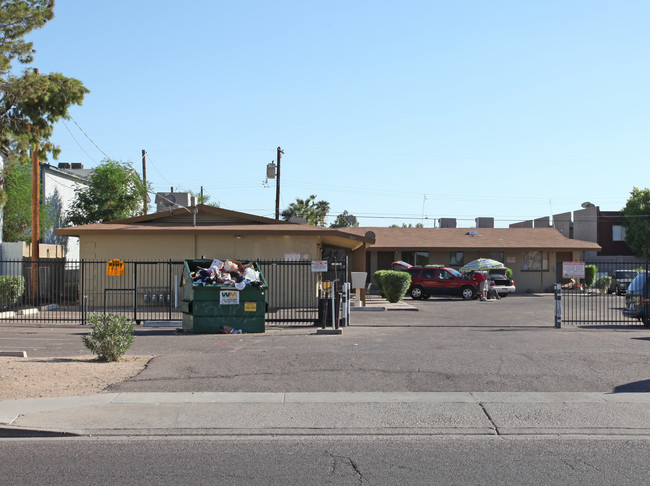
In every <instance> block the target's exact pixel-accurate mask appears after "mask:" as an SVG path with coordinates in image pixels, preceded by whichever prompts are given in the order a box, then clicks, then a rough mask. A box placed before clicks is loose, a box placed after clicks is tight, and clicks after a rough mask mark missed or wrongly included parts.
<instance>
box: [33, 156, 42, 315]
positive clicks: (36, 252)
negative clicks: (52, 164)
mask: <svg viewBox="0 0 650 486" xmlns="http://www.w3.org/2000/svg"><path fill="white" fill-rule="evenodd" d="M38 150H39V146H38V144H35V146H34V148H33V149H32V267H31V288H32V292H31V294H32V295H31V296H32V304H34V305H38V260H39V258H40V256H41V255H40V245H39V239H40V235H41V213H40V207H39V206H40V204H41V197H40V196H41V193H40V190H41V184H40V182H41V171H40V163H39V160H38Z"/></svg>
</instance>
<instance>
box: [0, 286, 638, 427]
mask: <svg viewBox="0 0 650 486" xmlns="http://www.w3.org/2000/svg"><path fill="white" fill-rule="evenodd" d="M371 306H372V307H375V310H369V309H367V310H355V311H353V312H352V324H353V325H352V326H351V327H349V328H345V329H343V333H342V334H341V335H338V336H337V335H319V334H318V333H317V330H316V328H305V327H303V328H299V327H296V328H282V327H276V326H269V328H268V329H267V332H266V333H265V334H260V335H252V334H251V335H187V334H184V333H178V332H176V330H175V329H173V328H150V327H144V328H140V329H138V331H137V336H136V340H135V344H134V346H133V348H132V349H131V351H130V352H129V354H133V355H138V354H147V355H153V356H155V358H154V359H153V360H152V361H151V363H150V364H149V366H148V367H147V368H146V369H145V370H144V371H143V372H142V373H140V374H139V375H138V376H136V377H134V378H132V379H131V380H127V381H126V382H124V383H120V384H117V385H115V386H113V387H111V388H110V389H109V390H107V391H106V393H102V394H99V395H95V396H85V397H63V398H43V399H35V400H15V401H3V402H0V428H1V430H0V435H2V436H5V437H29V436H46V435H48V434H53V435H57V434H73V435H82V436H90V435H92V436H134V435H142V436H156V435H214V436H232V435H235V436H236V435H245V436H254V435H262V436H264V435H292V436H293V435H295V436H310V435H313V436H318V435H396V436H399V435H460V436H465V435H467V436H470V435H471V436H549V435H556V436H557V435H566V436H575V435H578V436H616V437H621V436H635V437H650V379H649V378H650V367H649V365H650V357H649V353H648V351H647V347H648V345H649V343H650V332H649V331H648V330H647V329H644V328H642V327H633V326H627V327H612V328H607V327H600V328H597V329H584V328H572V329H554V328H553V300H552V296H535V295H533V296H511V297H508V298H507V299H502V300H500V301H496V302H493V303H480V302H477V301H472V302H463V301H460V300H457V299H430V300H427V301H421V302H414V301H411V300H409V299H407V300H406V301H404V302H402V303H400V304H398V305H389V304H388V303H386V302H383V301H381V300H378V299H374V300H373V301H372V302H371ZM83 333H84V330H83V329H81V330H80V328H79V327H78V326H77V327H74V326H65V325H61V326H59V327H56V326H52V327H51V328H44V327H41V328H38V329H36V328H34V329H30V330H28V329H27V328H25V327H24V325H23V326H21V327H19V328H12V327H11V326H7V324H6V323H3V325H2V336H3V338H5V340H3V339H0V345H2V347H0V350H1V349H6V348H7V347H8V344H7V343H11V346H16V344H18V343H21V344H22V343H24V344H25V345H24V346H22V347H21V349H26V348H27V350H28V354H29V355H30V356H39V355H40V356H52V355H55V354H52V353H65V354H59V355H65V356H70V355H75V354H82V355H83V354H85V353H84V351H83V350H82V349H80V346H79V341H80V335H81V334H83ZM21 339H22V341H21Z"/></svg>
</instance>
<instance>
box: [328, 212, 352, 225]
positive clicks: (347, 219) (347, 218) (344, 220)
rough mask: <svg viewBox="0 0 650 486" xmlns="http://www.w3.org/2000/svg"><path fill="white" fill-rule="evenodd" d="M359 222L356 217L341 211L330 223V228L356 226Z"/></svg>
mask: <svg viewBox="0 0 650 486" xmlns="http://www.w3.org/2000/svg"><path fill="white" fill-rule="evenodd" d="M358 227H359V222H358V221H357V218H355V217H354V216H353V215H351V214H350V213H348V212H347V210H346V211H343V212H342V213H341V214H339V215H338V216H337V217H336V219H335V220H334V222H333V223H332V224H331V225H330V228H358Z"/></svg>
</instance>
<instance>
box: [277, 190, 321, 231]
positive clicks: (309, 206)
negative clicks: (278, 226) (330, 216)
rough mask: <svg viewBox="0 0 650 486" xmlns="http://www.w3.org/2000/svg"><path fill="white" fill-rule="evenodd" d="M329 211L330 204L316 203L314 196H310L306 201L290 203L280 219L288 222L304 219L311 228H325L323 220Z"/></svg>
mask: <svg viewBox="0 0 650 486" xmlns="http://www.w3.org/2000/svg"><path fill="white" fill-rule="evenodd" d="M329 210H330V203H328V202H327V201H316V196H315V195H314V194H312V195H311V196H309V197H308V198H307V199H300V198H296V202H292V203H291V204H289V207H288V208H287V209H285V210H284V211H282V219H284V220H285V221H289V220H290V219H292V218H304V219H305V220H306V221H307V224H311V225H312V226H325V218H326V217H327V213H328V212H329Z"/></svg>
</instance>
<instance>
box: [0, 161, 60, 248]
mask: <svg viewBox="0 0 650 486" xmlns="http://www.w3.org/2000/svg"><path fill="white" fill-rule="evenodd" d="M4 191H5V194H6V204H5V206H4V215H3V220H2V229H3V240H4V241H28V242H31V239H32V236H31V229H32V209H31V207H32V167H31V164H29V163H26V162H23V161H20V160H18V159H16V158H9V160H8V161H7V165H6V166H5V170H4ZM39 221H40V236H41V238H42V237H44V235H45V233H46V232H48V231H50V230H51V229H52V228H53V227H54V224H55V222H56V215H55V212H54V211H53V210H52V208H50V206H49V205H48V204H43V205H42V206H41V211H40V218H39Z"/></svg>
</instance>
